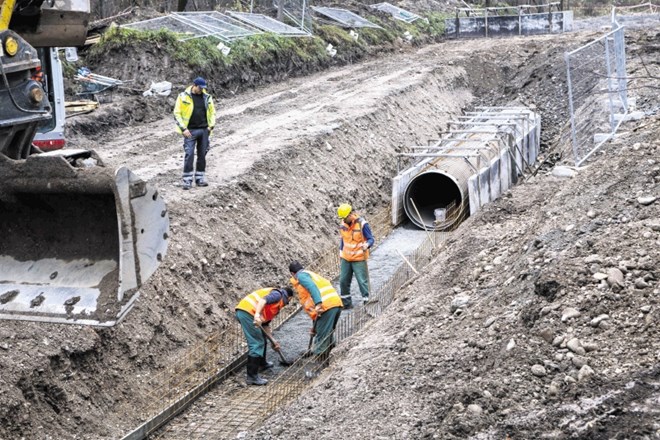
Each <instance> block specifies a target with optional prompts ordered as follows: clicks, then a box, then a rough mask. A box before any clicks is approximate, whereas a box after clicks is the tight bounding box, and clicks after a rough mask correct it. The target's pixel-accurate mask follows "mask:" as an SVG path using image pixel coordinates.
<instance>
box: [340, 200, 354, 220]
mask: <svg viewBox="0 0 660 440" xmlns="http://www.w3.org/2000/svg"><path fill="white" fill-rule="evenodd" d="M352 210H353V208H351V205H349V204H348V203H342V204H341V205H339V208H337V215H338V216H339V218H346V217H348V215H349V214H350V213H351V211H352Z"/></svg>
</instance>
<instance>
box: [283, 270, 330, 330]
mask: <svg viewBox="0 0 660 440" xmlns="http://www.w3.org/2000/svg"><path fill="white" fill-rule="evenodd" d="M303 272H305V273H307V274H309V276H310V277H312V281H313V282H314V284H316V287H318V288H319V291H320V292H321V301H322V303H321V304H322V305H323V311H326V310H330V309H332V308H334V307H343V304H342V302H341V298H340V297H339V294H338V293H337V291H336V290H335V288H334V287H332V284H331V283H330V281H328V280H326V279H325V278H323V277H322V276H321V275H318V274H315V273H314V272H312V271H309V270H305V271H303ZM291 285H293V290H295V291H296V293H298V299H299V300H300V304H301V305H302V307H303V309H304V310H305V312H306V313H307V314H308V315H309V317H310V318H312V320H316V316H317V313H316V310H315V308H314V300H313V299H312V295H311V294H310V293H309V290H307V289H305V287H303V285H302V284H300V282H299V281H298V279H297V278H296V277H291Z"/></svg>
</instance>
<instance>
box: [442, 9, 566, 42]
mask: <svg viewBox="0 0 660 440" xmlns="http://www.w3.org/2000/svg"><path fill="white" fill-rule="evenodd" d="M572 29H573V11H562V12H545V13H542V14H521V15H501V16H498V15H488V16H480V17H457V18H448V19H446V20H445V35H447V36H448V37H457V38H477V37H497V36H509V35H536V34H558V33H562V32H568V31H571V30H572Z"/></svg>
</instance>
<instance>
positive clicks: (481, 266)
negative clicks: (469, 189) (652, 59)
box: [254, 115, 660, 439]
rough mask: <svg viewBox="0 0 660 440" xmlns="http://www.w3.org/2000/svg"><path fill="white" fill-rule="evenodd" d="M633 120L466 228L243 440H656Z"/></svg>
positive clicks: (650, 279)
mask: <svg viewBox="0 0 660 440" xmlns="http://www.w3.org/2000/svg"><path fill="white" fill-rule="evenodd" d="M645 124H646V126H645V127H644V128H643V130H639V131H636V130H635V129H633V130H632V131H630V132H628V133H627V134H625V135H623V136H622V137H621V138H619V139H618V140H617V141H616V142H613V143H612V144H611V145H609V146H608V147H607V148H606V149H605V152H604V154H602V155H600V157H599V160H598V162H597V163H595V164H593V165H591V166H589V167H588V168H586V169H583V170H581V171H580V172H579V173H578V174H577V176H576V177H575V178H572V179H562V178H557V177H554V176H552V174H550V173H548V174H545V175H538V176H537V177H535V178H533V179H530V180H528V181H527V182H526V183H524V184H522V185H519V186H517V187H516V188H514V189H513V190H512V191H511V192H510V193H509V194H507V196H506V197H505V198H503V199H501V200H500V201H498V202H496V203H494V204H492V205H491V206H489V207H488V208H487V209H486V210H484V211H483V212H482V213H480V214H479V215H477V216H475V217H473V218H471V219H470V220H468V221H467V222H466V223H465V224H464V225H463V226H462V228H461V231H460V232H458V233H457V234H456V235H455V236H454V237H453V238H451V239H450V240H449V241H448V242H447V243H446V246H445V247H444V248H443V250H442V253H441V255H440V256H439V257H438V258H437V259H436V260H435V261H434V262H433V263H432V264H431V265H430V266H429V267H428V268H427V270H428V273H427V274H426V275H425V276H424V277H423V278H422V279H420V280H419V281H417V282H415V283H414V284H413V285H412V286H410V287H409V288H408V289H406V290H405V291H403V292H401V293H400V294H399V297H398V301H397V302H396V303H395V304H393V305H392V306H391V309H390V310H389V311H388V312H386V313H385V315H384V316H382V317H380V318H379V319H378V321H377V322H375V323H374V324H373V325H372V326H370V327H369V328H367V329H366V330H365V331H363V332H362V333H361V334H359V335H356V336H354V337H353V342H352V343H351V344H348V345H347V346H345V347H344V348H343V349H342V350H338V353H337V356H338V357H340V358H341V359H340V360H337V362H336V364H335V366H334V368H333V369H332V370H330V371H328V373H327V375H326V378H325V380H323V381H322V382H321V383H319V384H318V385H317V386H315V387H314V388H313V389H312V390H310V391H309V392H308V393H307V394H306V395H305V396H304V397H303V398H301V399H300V400H299V401H298V402H296V403H294V404H293V405H292V407H291V408H290V409H288V410H287V411H285V412H283V413H280V414H278V416H277V417H275V418H273V419H272V420H269V421H268V422H267V423H266V426H267V427H268V428H263V429H262V430H260V431H259V432H258V435H256V436H254V438H289V439H303V438H309V435H310V432H313V435H314V437H315V438H336V436H338V435H339V434H340V432H343V433H346V432H350V433H351V434H352V435H353V437H354V438H392V439H394V438H396V439H403V438H442V439H452V438H456V439H458V438H468V437H469V438H483V439H485V438H500V439H501V438H521V439H522V438H525V439H527V438H592V439H600V438H658V435H660V424H658V420H659V414H660V404H659V403H658V402H659V400H658V399H659V398H660V383H659V379H660V369H659V368H658V362H659V360H660V350H659V349H660V346H659V345H658V337H659V334H658V322H659V318H658V295H659V294H660V282H659V281H660V273H659V272H658V267H659V266H658V263H659V262H660V246H659V245H660V222H659V220H658V218H659V214H660V202H659V201H658V200H656V201H655V202H653V203H650V204H648V200H645V198H646V197H649V196H654V197H656V198H657V197H658V196H660V191H658V181H659V180H660V171H659V168H658V162H657V158H658V157H660V142H659V141H658V140H657V134H658V132H659V131H660V118H659V117H658V116H657V115H656V116H654V117H653V118H652V120H648V121H645ZM630 128H632V127H630ZM608 275H609V277H608ZM465 303H467V305H463V306H459V304H465ZM292 420H296V421H298V422H297V423H292V422H291V421H292ZM320 421H333V422H332V423H323V424H322V423H321V422H320ZM507 436H508V437H507Z"/></svg>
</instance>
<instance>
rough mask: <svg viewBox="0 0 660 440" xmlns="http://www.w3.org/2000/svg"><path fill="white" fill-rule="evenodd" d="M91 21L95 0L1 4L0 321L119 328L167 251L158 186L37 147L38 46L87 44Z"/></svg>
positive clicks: (83, 154) (86, 157)
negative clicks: (113, 326) (91, 11)
mask: <svg viewBox="0 0 660 440" xmlns="http://www.w3.org/2000/svg"><path fill="white" fill-rule="evenodd" d="M0 1H1V0H0ZM49 1H50V0H49ZM88 17H89V1H88V0H53V1H52V2H51V3H49V2H48V1H47V2H43V0H4V1H3V2H2V6H1V7H0V319H12V320H31V321H42V322H56V323H71V324H83V325H95V326H112V325H115V324H116V323H118V322H119V321H120V320H121V319H123V318H124V317H125V316H126V313H127V312H128V311H129V310H130V309H131V307H132V306H133V305H134V304H135V301H136V299H137V298H138V296H139V290H138V289H139V288H140V286H141V285H142V284H143V283H144V282H146V281H147V279H148V278H149V277H150V276H151V275H152V274H153V273H154V272H155V270H156V269H157V268H158V266H159V264H160V262H161V260H162V259H163V257H164V255H165V252H166V250H167V234H168V229H169V219H168V215H167V208H166V206H165V203H164V202H163V199H162V198H161V197H160V195H159V193H158V191H157V190H156V189H155V188H152V187H151V186H150V185H148V184H147V183H145V182H144V181H142V180H141V179H140V178H138V177H137V176H136V175H135V174H133V173H132V172H131V171H129V170H128V169H126V168H119V169H117V170H115V169H111V168H108V167H106V166H104V164H103V162H102V160H101V159H100V157H98V156H97V155H96V153H94V152H93V151H91V150H60V151H53V152H49V153H41V152H40V151H38V150H36V149H35V148H34V147H33V146H32V140H33V138H34V135H35V132H36V130H37V128H38V126H39V125H40V124H42V123H43V122H44V121H46V120H48V119H49V118H50V117H51V114H50V108H49V104H48V100H47V99H44V91H43V88H42V85H41V83H40V81H39V78H38V76H36V75H35V73H36V72H37V69H38V68H39V67H40V61H39V57H38V56H37V51H36V49H35V48H34V46H35V45H36V46H60V45H61V46H74V45H78V44H81V43H82V42H83V41H84V39H85V33H86V27H87V20H88ZM46 42H47V43H46ZM44 43H46V44H44Z"/></svg>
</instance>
